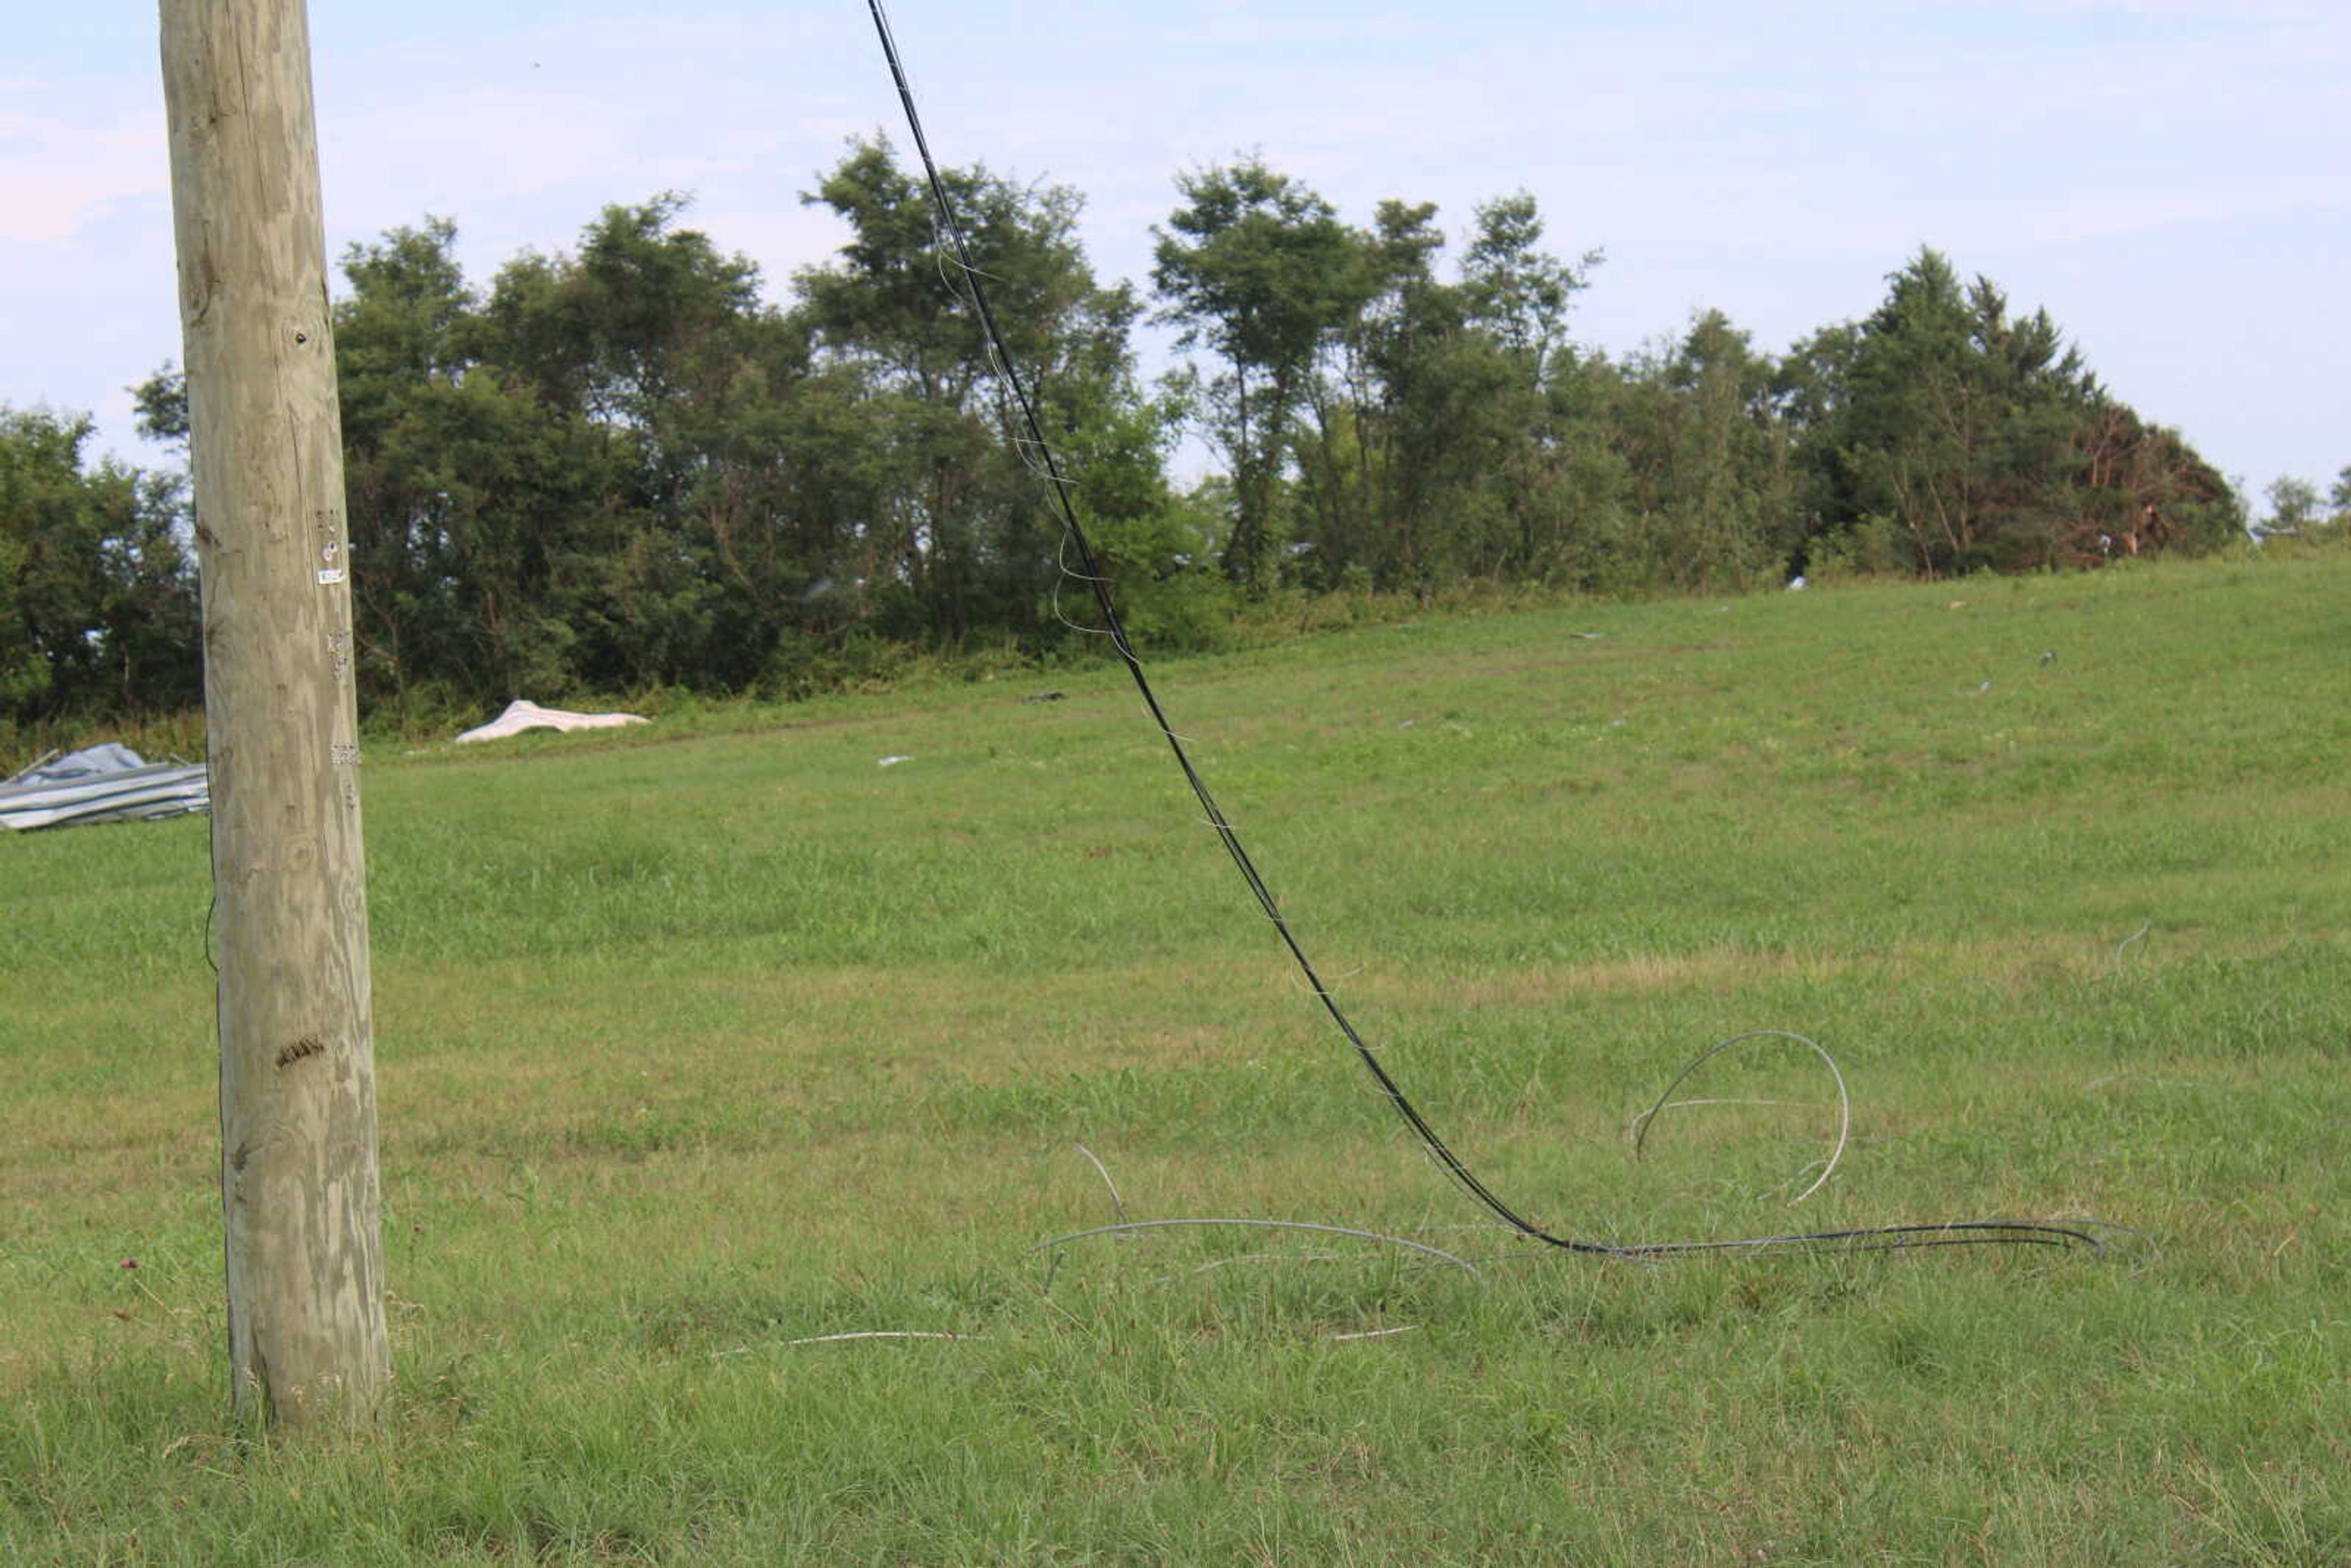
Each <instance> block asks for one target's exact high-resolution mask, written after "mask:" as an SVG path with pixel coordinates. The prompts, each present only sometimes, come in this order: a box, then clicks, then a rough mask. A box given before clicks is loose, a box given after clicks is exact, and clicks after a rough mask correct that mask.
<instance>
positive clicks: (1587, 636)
mask: <svg viewBox="0 0 2351 1568" xmlns="http://www.w3.org/2000/svg"><path fill="white" fill-rule="evenodd" d="M1607 634H1608V633H1606V632H1569V633H1568V635H1569V636H1571V637H1581V638H1583V640H1584V641H1585V642H1587V643H1597V642H1598V641H1600V639H1601V638H1603V637H1604V636H1606V635H1607Z"/></svg>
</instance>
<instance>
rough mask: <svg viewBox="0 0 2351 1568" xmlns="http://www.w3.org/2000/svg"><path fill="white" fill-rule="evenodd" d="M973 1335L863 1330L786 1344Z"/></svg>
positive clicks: (912, 1330)
mask: <svg viewBox="0 0 2351 1568" xmlns="http://www.w3.org/2000/svg"><path fill="white" fill-rule="evenodd" d="M973 1337H975V1336H973V1335H971V1334H960V1333H937V1332H935V1331H926V1330H923V1329H861V1330H859V1331H858V1332H857V1333H820V1334H811V1335H810V1336H809V1337H808V1338H806V1339H794V1340H786V1341H785V1342H784V1343H786V1344H842V1343H847V1342H848V1341H851V1340H859V1339H955V1340H963V1339H971V1338H973Z"/></svg>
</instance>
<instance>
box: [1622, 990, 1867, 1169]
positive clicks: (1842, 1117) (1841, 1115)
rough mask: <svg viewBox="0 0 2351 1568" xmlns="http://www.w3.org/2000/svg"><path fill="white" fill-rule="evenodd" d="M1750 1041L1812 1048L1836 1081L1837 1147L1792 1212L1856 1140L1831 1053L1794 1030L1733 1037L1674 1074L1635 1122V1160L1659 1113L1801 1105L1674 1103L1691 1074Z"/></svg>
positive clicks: (1848, 1096)
mask: <svg viewBox="0 0 2351 1568" xmlns="http://www.w3.org/2000/svg"><path fill="white" fill-rule="evenodd" d="M1748 1040H1794V1041H1796V1043H1798V1044H1799V1045H1802V1046H1806V1047H1808V1048H1810V1050H1811V1051H1812V1052H1813V1055H1815V1056H1817V1057H1819V1058H1820V1059H1821V1063H1822V1065H1823V1066H1824V1067H1826V1068H1827V1069H1828V1070H1829V1076H1830V1077H1831V1078H1832V1079H1834V1080H1835V1081H1836V1092H1837V1102H1836V1103H1837V1131H1836V1143H1835V1145H1834V1147H1832V1148H1831V1149H1830V1150H1829V1156H1828V1158H1827V1160H1826V1161H1823V1162H1815V1163H1817V1164H1819V1165H1820V1167H1821V1174H1820V1175H1818V1176H1814V1177H1813V1185H1812V1186H1808V1187H1806V1188H1805V1189H1804V1190H1803V1191H1802V1192H1800V1193H1798V1194H1797V1195H1796V1196H1795V1197H1792V1198H1790V1199H1789V1200H1788V1207H1791V1208H1793V1207H1796V1205H1798V1204H1800V1203H1802V1202H1803V1201H1804V1199H1806V1198H1808V1197H1812V1196H1813V1194H1814V1193H1816V1192H1818V1191H1820V1190H1821V1188H1822V1187H1823V1186H1827V1185H1828V1179H1829V1177H1830V1176H1834V1175H1835V1174H1836V1168H1837V1162H1838V1161H1840V1160H1842V1159H1844V1151H1845V1145H1846V1144H1848V1143H1849V1142H1851V1141H1852V1137H1853V1095H1852V1094H1851V1093H1850V1092H1848V1091H1847V1090H1846V1088H1845V1083H1844V1071H1843V1070H1842V1069H1840V1068H1839V1067H1838V1066H1837V1061H1836V1058H1835V1057H1834V1056H1831V1055H1830V1054H1829V1053H1828V1049H1827V1048H1826V1047H1825V1046H1823V1045H1822V1044H1821V1042H1820V1041H1819V1040H1814V1039H1813V1038H1812V1037H1811V1036H1810V1035H1803V1034H1798V1033H1796V1032H1795V1031H1794V1030H1784V1029H1751V1030H1748V1031H1747V1032H1746V1033H1744V1034H1734V1035H1732V1036H1731V1037H1730V1038H1729V1040H1719V1041H1717V1042H1716V1043H1715V1044H1713V1045H1711V1046H1709V1047H1708V1048H1707V1049H1706V1050H1705V1051H1701V1052H1699V1053H1698V1056H1697V1057H1695V1058H1694V1059H1692V1060H1691V1061H1690V1062H1689V1064H1688V1065H1687V1066H1686V1067H1684V1068H1683V1069H1682V1070H1681V1071H1679V1072H1677V1073H1675V1074H1674V1081H1673V1082H1671V1083H1668V1084H1667V1085H1666V1092H1664V1093H1662V1094H1660V1095H1658V1096H1657V1101H1656V1104H1654V1105H1652V1106H1650V1107H1649V1108H1648V1109H1647V1110H1646V1111H1644V1112H1642V1113H1640V1114H1639V1115H1637V1116H1635V1117H1634V1118H1633V1128H1632V1131H1633V1157H1634V1158H1635V1159H1638V1158H1640V1157H1641V1151H1642V1149H1643V1147H1644V1146H1645V1145H1646V1144H1647V1143H1648V1140H1649V1128H1650V1127H1651V1125H1652V1124H1655V1122H1656V1116H1657V1113H1658V1112H1660V1111H1664V1110H1667V1109H1669V1108H1670V1107H1672V1106H1674V1105H1791V1104H1801V1103H1802V1102H1801V1101H1791V1100H1712V1099H1708V1100H1676V1099H1674V1097H1673V1094H1674V1091H1675V1090H1677V1089H1678V1088H1680V1087H1681V1086H1682V1085H1683V1084H1684V1083H1685V1082H1688V1080H1689V1076H1690V1074H1691V1073H1693V1072H1696V1071H1698V1069H1699V1068H1701V1067H1703V1066H1705V1065H1706V1064H1707V1063H1708V1062H1709V1061H1713V1060H1714V1059H1715V1058H1716V1057H1718V1056H1719V1055H1721V1054H1722V1053H1723V1052H1724V1051H1728V1050H1729V1049H1730V1048H1731V1047H1732V1046H1734V1045H1740V1044H1744V1043H1745V1042H1746V1041H1748ZM1811 1168H1812V1167H1811V1166H1805V1167H1804V1169H1805V1170H1810V1169H1811ZM1796 1174H1797V1175H1798V1176H1802V1175H1803V1174H1804V1173H1803V1171H1798V1172H1797V1173H1796Z"/></svg>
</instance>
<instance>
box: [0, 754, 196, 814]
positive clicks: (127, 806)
mask: <svg viewBox="0 0 2351 1568" xmlns="http://www.w3.org/2000/svg"><path fill="white" fill-rule="evenodd" d="M211 809H212V781H211V775H210V774H209V773H207V772H206V771H205V768H204V764H203V763H201V762H184V761H182V760H181V759H179V758H172V760H171V761H169V762H155V763H151V762H149V761H147V760H146V758H142V757H141V756H140V755H139V754H138V753H137V752H135V751H133V750H131V748H130V747H127V746H120V745H117V744H115V743H114V742H112V741H109V742H107V743H106V744H104V745H101V746H93V747H88V748H87V749H84V750H81V751H76V752H72V753H70V754H68V755H67V756H64V757H59V756H57V754H56V753H55V752H51V753H50V754H49V755H47V756H46V757H44V758H40V759H39V760H38V761H37V762H35V763H34V764H33V765H32V766H31V767H30V768H26V769H25V770H24V771H23V772H21V773H18V774H17V775H16V777H15V778H13V779H9V780H8V781H7V782H6V783H5V784H0V827H9V828H15V829H16V830H18V831H29V830H31V829H34V828H65V827H74V826H78V825H79V824H82V823H86V822H124V821H150V820H152V819H154V818H158V817H179V816H184V815H186V814H187V813H189V812H191V811H208V810H211Z"/></svg>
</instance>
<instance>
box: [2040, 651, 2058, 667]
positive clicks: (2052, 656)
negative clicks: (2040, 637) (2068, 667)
mask: <svg viewBox="0 0 2351 1568" xmlns="http://www.w3.org/2000/svg"><path fill="white" fill-rule="evenodd" d="M2041 662H2042V663H2043V664H2055V663H2056V662H2057V650H2056V649H2054V648H2043V649H2042V650H2041Z"/></svg>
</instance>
